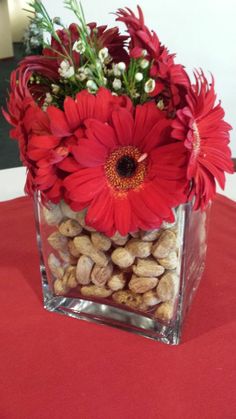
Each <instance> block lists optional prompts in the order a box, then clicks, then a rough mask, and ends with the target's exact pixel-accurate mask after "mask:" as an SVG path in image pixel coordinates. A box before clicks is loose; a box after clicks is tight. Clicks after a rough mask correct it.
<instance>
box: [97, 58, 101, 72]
mask: <svg viewBox="0 0 236 419" xmlns="http://www.w3.org/2000/svg"><path fill="white" fill-rule="evenodd" d="M96 67H97V69H98V70H101V68H102V64H101V61H100V60H96Z"/></svg>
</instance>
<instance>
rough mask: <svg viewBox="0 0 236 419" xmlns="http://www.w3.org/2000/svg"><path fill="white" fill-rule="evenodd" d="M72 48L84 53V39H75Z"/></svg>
mask: <svg viewBox="0 0 236 419" xmlns="http://www.w3.org/2000/svg"><path fill="white" fill-rule="evenodd" d="M72 50H73V51H76V52H78V53H79V54H83V53H84V51H85V45H84V42H83V41H82V39H79V40H78V41H75V43H74V45H73V47H72Z"/></svg>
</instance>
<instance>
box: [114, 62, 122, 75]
mask: <svg viewBox="0 0 236 419" xmlns="http://www.w3.org/2000/svg"><path fill="white" fill-rule="evenodd" d="M113 73H114V76H116V77H120V76H121V71H120V70H119V68H118V65H117V64H115V65H114V67H113Z"/></svg>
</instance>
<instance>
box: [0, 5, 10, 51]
mask: <svg viewBox="0 0 236 419" xmlns="http://www.w3.org/2000/svg"><path fill="white" fill-rule="evenodd" d="M12 56H13V48H12V37H11V28H10V19H9V11H8V4H7V0H1V1H0V59H1V58H8V57H12Z"/></svg>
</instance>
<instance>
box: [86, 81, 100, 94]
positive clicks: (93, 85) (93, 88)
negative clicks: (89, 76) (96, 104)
mask: <svg viewBox="0 0 236 419" xmlns="http://www.w3.org/2000/svg"><path fill="white" fill-rule="evenodd" d="M86 87H87V88H88V91H89V92H90V93H93V92H96V91H97V90H98V86H97V85H96V83H95V82H94V81H93V80H88V81H87V83H86Z"/></svg>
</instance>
